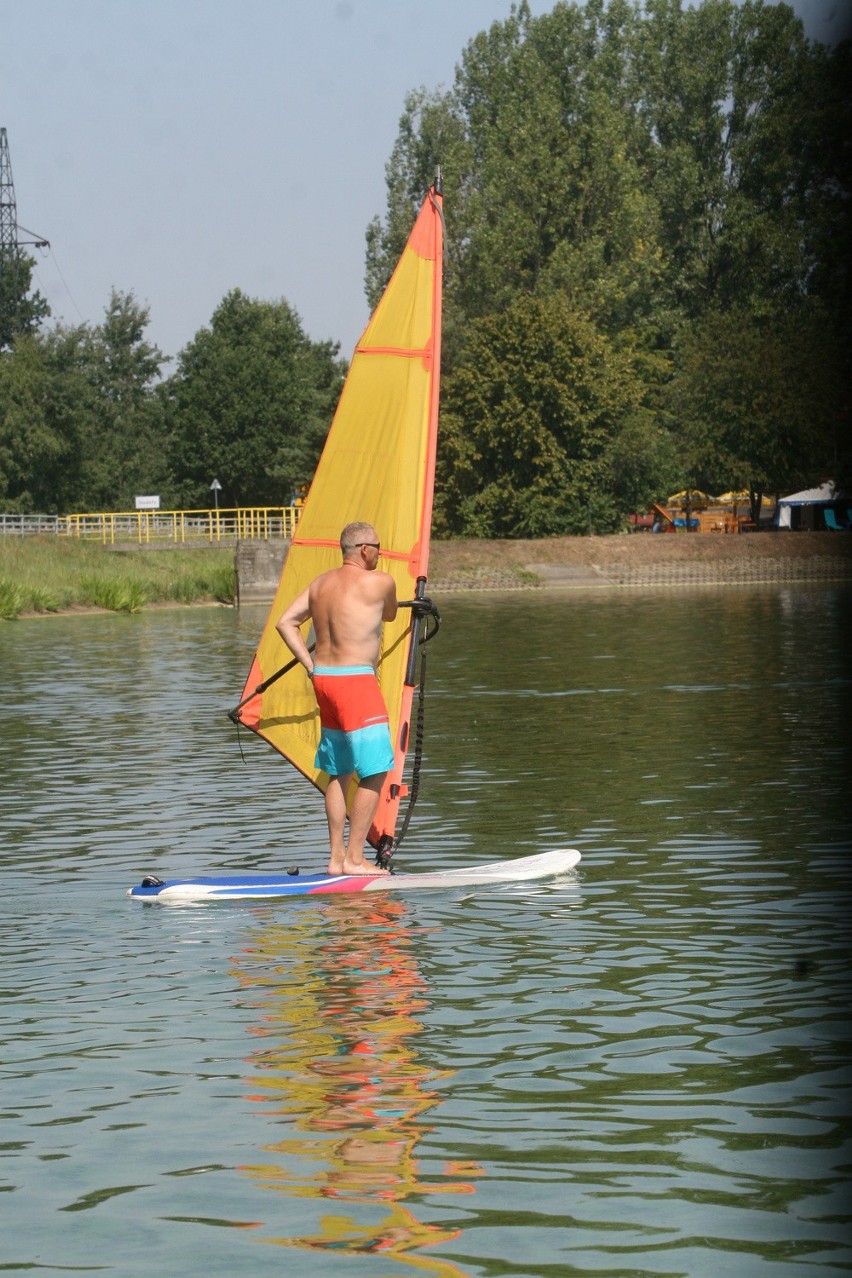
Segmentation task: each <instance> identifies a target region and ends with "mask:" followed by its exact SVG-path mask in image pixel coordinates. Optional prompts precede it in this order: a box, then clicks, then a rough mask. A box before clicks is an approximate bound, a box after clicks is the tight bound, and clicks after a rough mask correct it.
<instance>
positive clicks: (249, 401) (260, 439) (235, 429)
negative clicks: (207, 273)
mask: <svg viewBox="0 0 852 1278" xmlns="http://www.w3.org/2000/svg"><path fill="white" fill-rule="evenodd" d="M337 349H338V348H337V346H336V345H335V344H333V343H331V342H321V343H315V342H311V341H310V340H309V339H308V338H307V337H306V336H305V334H304V332H303V331H302V326H301V323H300V321H299V318H298V316H297V315H296V313H295V311H293V310H292V308H291V307H290V306H289V305H288V304H287V302H285V301H280V302H262V301H257V300H254V299H251V298H248V297H246V296H245V295H244V294H243V293H241V292H240V290H239V289H235V290H234V291H233V292H231V293H229V294H228V295H227V296H226V297H225V298H224V299H223V301H222V302H221V303H220V305H219V307H218V308H217V310H216V311H215V313H214V315H213V318H212V320H211V324H210V327H209V328H204V329H201V330H200V332H199V333H197V334H196V336H195V338H194V339H193V341H192V342H190V343H189V345H188V346H187V347H186V348H185V349H184V350H183V351H182V352H181V354H180V356H179V358H178V368H177V372H176V373H175V375H174V376H173V377H172V378H170V379H169V381H168V383H167V385H166V388H165V394H166V399H167V406H168V414H169V421H170V431H171V446H170V464H171V469H172V473H173V475H174V483H175V489H176V492H177V494H178V495H179V497H180V499H181V500H182V501H183V502H184V503H186V504H188V505H201V504H204V505H206V504H207V502H208V500H209V486H210V483H211V481H212V480H213V479H214V478H218V479H219V480H220V481H221V483H222V487H223V490H224V498H223V499H224V500H225V502H227V503H229V504H234V505H287V504H289V502H290V501H291V499H292V496H293V491H294V489H295V488H296V487H297V486H298V485H300V484H303V483H306V482H308V481H309V480H310V478H311V475H312V474H313V471H314V469H315V467H316V463H317V460H318V458H319V454H320V451H321V448H322V443H323V440H324V438H325V434H326V432H327V430H328V425H329V423H330V421H331V417H332V415H333V411H334V407H335V405H336V402H337V398H338V396H339V394H340V389H341V386H342V380H343V366H342V364H341V363H340V361H339V360H338V358H337Z"/></svg>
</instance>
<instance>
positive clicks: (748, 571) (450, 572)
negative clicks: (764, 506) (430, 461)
mask: <svg viewBox="0 0 852 1278" xmlns="http://www.w3.org/2000/svg"><path fill="white" fill-rule="evenodd" d="M287 545H288V543H286V542H285V543H282V542H253V541H244V542H240V544H239V545H238V547H237V555H236V575H237V583H238V585H237V589H238V600H239V602H240V603H243V604H246V603H261V602H268V601H269V600H271V599H272V596H273V595H274V593H275V587H276V584H277V581H278V577H279V575H280V571H281V566H282V564H283V562H284V559H285V557H286V553H287ZM796 581H801V582H807V581H811V582H829V581H848V582H852V533H798V532H796V533H792V532H791V533H788V532H760V533H751V534H749V533H746V534H743V535H738V536H724V535H718V536H716V535H713V534H700V533H692V534H665V533H663V534H654V533H634V534H629V535H622V536H612V537H554V538H550V539H547V540H545V541H476V540H469V541H435V542H433V543H432V550H431V558H430V571H429V589H430V591H432V592H433V593H438V592H439V591H442V590H443V591H447V590H520V589H527V590H529V589H536V588H539V589H540V588H549V589H552V588H560V589H571V588H573V589H589V588H601V587H610V588H613V587H649V586H650V587H667V586H674V587H677V586H700V585H746V584H749V583H758V582H796Z"/></svg>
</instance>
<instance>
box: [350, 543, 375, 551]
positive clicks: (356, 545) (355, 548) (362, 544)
mask: <svg viewBox="0 0 852 1278" xmlns="http://www.w3.org/2000/svg"><path fill="white" fill-rule="evenodd" d="M359 546H372V547H373V550H381V548H382V543H381V542H380V541H354V542H353V543H352V547H353V549H354V550H357V549H358V547H359Z"/></svg>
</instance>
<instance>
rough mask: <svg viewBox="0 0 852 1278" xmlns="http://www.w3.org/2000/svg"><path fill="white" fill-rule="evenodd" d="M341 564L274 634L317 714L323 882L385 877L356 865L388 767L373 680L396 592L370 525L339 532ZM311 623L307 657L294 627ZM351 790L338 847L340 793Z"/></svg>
mask: <svg viewBox="0 0 852 1278" xmlns="http://www.w3.org/2000/svg"><path fill="white" fill-rule="evenodd" d="M340 549H341V550H342V552H343V563H342V565H341V567H340V568H332V569H331V570H330V572H324V573H322V574H321V576H319V577H317V578H316V579H315V580H314V581H312V582H311V584H310V585H309V586H308V588H307V590H303V591H302V593H301V594H300V595H299V596H298V597H297V598H296V599H294V600H293V602H292V603H291V604H290V606H289V608H287V609H286V610H285V611H284V613H283V614H282V616H281V618H280V620H279V621H278V622H277V623H276V627H275V628H276V630H277V631H278V633H279V634H280V636H281V638H282V639H283V640H284V642H285V643H286V645H287V647H288V648H289V649H290V651H291V652H292V653H293V655H294V656H295V657H297V658H298V660H299V661H300V662H301V663H302V665H303V666H304V667H305V669H306V670H307V672H308V677H309V678H310V679H311V681H312V683H313V685H314V693H315V694H316V698H317V704H318V705H319V708H320V723H321V725H322V736H321V738H320V744H319V748H318V749H317V753H316V759H315V766H316V767H318V768H321V769H322V771H323V772H327V773H328V775H329V782H328V788H327V789H326V792H325V812H326V817H327V818H328V835H329V844H330V856H329V862H328V872H329V874H386V873H387V870H380V869H378V868H377V867H376V866H374V865H370V864H369V863H368V862H367V861H366V860H365V857H364V844H365V843H366V841H367V834H368V832H369V829H370V826H371V824H372V821H373V817H374V816H375V815H376V809H377V808H378V805H379V794H380V792H381V788H382V785H383V783H384V779H385V777H386V775H387V773H388V771H389V769H390V768H391V767H393V746H392V744H391V738H390V729H389V727H388V713H387V709H386V708H385V704H384V701H383V700H382V694H381V690H380V688H379V684H378V680H377V679H376V665H377V663H378V660H379V645H380V642H381V636H382V623H383V622H385V621H393V619H394V617H395V616H396V613H397V606H398V605H397V598H396V584H395V582H394V579H393V577H391V575H390V573H387V572H378V571H377V568H376V565H377V564H378V562H379V549H380V547H379V538H378V536H377V535H376V530H375V528H373V527H372V525H370V524H363V523H354V524H347V525H346V527H345V528H344V529H343V532H342V533H341V535H340ZM309 618H310V619H311V620H312V621H313V625H314V635H315V638H316V646H315V649H314V656H313V658H311V654H310V653H309V651H308V647H307V644H306V643H305V640H304V638H303V637H302V632H301V630H300V629H299V627H300V626H301V625H302V624H303V623H304V622H306V621H307V620H308V619H309ZM353 774H357V776H358V788H357V790H356V791H355V795H354V798H353V800H352V809H351V811H350V813H349V840H348V842H347V840H346V839H345V837H344V836H345V827H346V792H347V790H348V788H349V785H350V782H351V781H352V776H353Z"/></svg>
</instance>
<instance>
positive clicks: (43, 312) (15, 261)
mask: <svg viewBox="0 0 852 1278" xmlns="http://www.w3.org/2000/svg"><path fill="white" fill-rule="evenodd" d="M34 266H35V262H34V261H33V259H32V258H31V257H28V256H27V255H26V254H24V253H22V252H21V251H20V249H17V250H15V251H14V252H9V253H2V254H0V352H2V351H4V350H6V349H7V348H8V347H10V346H11V345H12V343H13V342H14V341H15V339H16V338H18V337H24V336H27V335H29V334H32V333H35V332H36V331H37V330H38V328H39V325H40V324H41V322H42V320H44V319H46V318H47V317H48V316H49V315H50V307H49V306H48V304H47V302H46V300H45V299H44V298H43V297H42V295H41V294H40V293H39V292H35V293H31V292H30V289H31V287H32V275H33V267H34Z"/></svg>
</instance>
